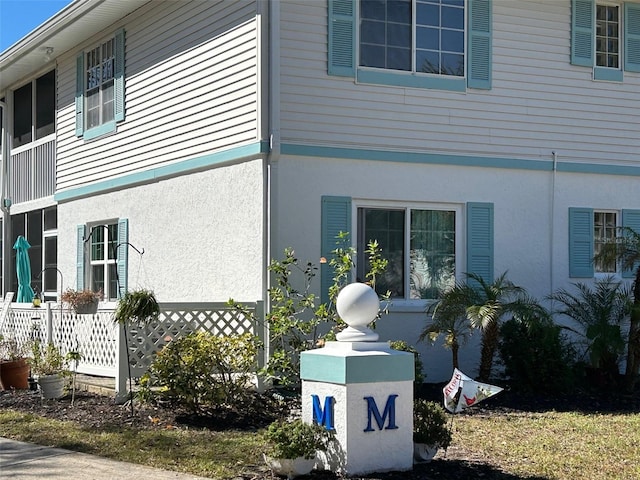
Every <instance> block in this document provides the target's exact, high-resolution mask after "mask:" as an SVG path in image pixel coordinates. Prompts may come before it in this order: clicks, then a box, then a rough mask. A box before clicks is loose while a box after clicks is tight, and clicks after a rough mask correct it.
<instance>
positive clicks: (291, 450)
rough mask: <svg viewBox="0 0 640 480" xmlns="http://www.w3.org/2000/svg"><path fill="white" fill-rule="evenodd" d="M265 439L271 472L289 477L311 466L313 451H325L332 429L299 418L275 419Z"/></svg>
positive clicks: (308, 469)
mask: <svg viewBox="0 0 640 480" xmlns="http://www.w3.org/2000/svg"><path fill="white" fill-rule="evenodd" d="M264 438H265V440H266V442H267V445H268V451H267V452H266V453H265V454H264V459H265V461H266V462H267V465H268V466H269V467H270V468H271V470H272V471H273V473H275V474H277V475H284V476H286V477H287V478H288V479H291V478H294V477H297V476H299V475H306V474H308V473H309V472H310V471H311V470H312V469H313V466H314V465H315V462H316V453H317V452H318V451H326V450H327V448H328V444H329V440H330V439H331V432H329V431H328V430H327V429H326V428H325V427H323V426H322V425H318V424H315V423H305V422H303V421H302V420H301V419H296V420H276V421H275V422H273V423H271V424H270V425H269V427H268V428H267V430H266V431H265V433H264Z"/></svg>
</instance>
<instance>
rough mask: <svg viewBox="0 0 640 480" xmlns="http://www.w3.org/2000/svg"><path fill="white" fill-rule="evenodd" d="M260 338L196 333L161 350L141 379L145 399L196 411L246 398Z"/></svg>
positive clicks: (254, 368)
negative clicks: (166, 402)
mask: <svg viewBox="0 0 640 480" xmlns="http://www.w3.org/2000/svg"><path fill="white" fill-rule="evenodd" d="M258 347H259V342H258V339H257V338H256V337H254V336H253V335H251V334H248V333H245V334H243V335H236V336H228V337H219V336H215V335H212V334H210V333H205V332H198V333H191V334H189V335H187V336H185V337H182V338H180V339H178V340H175V341H173V342H171V343H169V344H167V345H166V346H165V347H164V348H163V349H162V350H161V351H160V352H158V354H157V356H156V358H155V359H154V361H153V363H152V364H151V366H150V367H149V371H148V372H147V373H146V374H145V375H144V376H143V377H142V379H141V393H140V395H141V398H142V399H143V400H146V401H157V400H158V399H164V400H168V401H170V402H171V403H172V404H174V405H179V406H182V407H184V408H186V409H188V410H190V411H192V412H194V413H201V412H203V411H204V410H206V409H208V408H214V407H216V406H218V405H229V404H231V403H236V404H237V403H238V402H241V401H242V399H243V398H244V397H246V395H247V392H248V386H249V384H250V380H251V374H252V373H254V372H255V370H256V368H257V364H256V354H257V351H258Z"/></svg>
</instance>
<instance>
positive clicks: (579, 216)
mask: <svg viewBox="0 0 640 480" xmlns="http://www.w3.org/2000/svg"><path fill="white" fill-rule="evenodd" d="M619 227H623V228H631V229H633V230H635V231H636V232H640V210H627V209H624V210H622V211H615V210H594V209H592V208H582V207H571V208H569V276H570V277H572V278H593V277H594V275H596V274H598V273H602V274H614V273H620V274H621V275H622V276H623V277H625V278H629V277H632V276H633V271H631V270H628V271H627V270H625V271H622V272H621V271H620V268H619V265H617V263H616V262H615V261H614V262H609V263H606V264H605V263H602V262H594V261H593V257H594V255H595V254H596V253H598V252H599V251H600V250H601V248H602V245H603V244H604V243H605V242H606V241H608V240H611V239H612V238H615V237H616V236H617V235H618V234H619V233H620V232H619V230H618V228H619Z"/></svg>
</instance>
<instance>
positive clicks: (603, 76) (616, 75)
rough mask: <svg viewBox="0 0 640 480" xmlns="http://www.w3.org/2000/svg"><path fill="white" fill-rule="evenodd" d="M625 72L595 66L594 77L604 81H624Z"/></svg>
mask: <svg viewBox="0 0 640 480" xmlns="http://www.w3.org/2000/svg"><path fill="white" fill-rule="evenodd" d="M623 78H624V74H623V73H622V70H618V69H615V68H606V67H594V68H593V79H594V80H600V81H604V82H622V80H623Z"/></svg>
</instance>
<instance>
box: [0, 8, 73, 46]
mask: <svg viewBox="0 0 640 480" xmlns="http://www.w3.org/2000/svg"><path fill="white" fill-rule="evenodd" d="M71 1H72V0H0V52H2V51H4V50H6V49H7V48H9V47H10V46H11V45H13V44H14V43H16V42H17V41H18V40H20V39H21V38H23V37H24V36H25V35H27V34H28V33H30V32H31V31H32V30H34V29H35V28H36V27H38V26H40V25H41V24H42V23H44V22H45V21H46V20H48V19H49V18H51V17H52V16H53V15H55V14H56V13H58V12H59V11H60V10H62V9H63V8H64V7H65V6H67V5H68V4H70V3H71Z"/></svg>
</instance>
